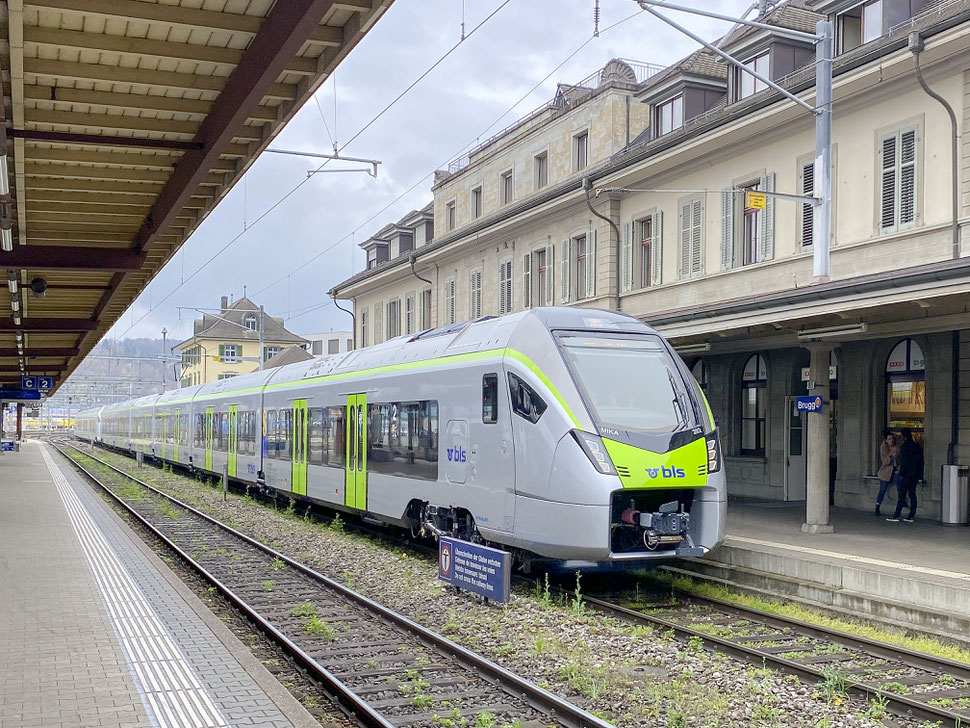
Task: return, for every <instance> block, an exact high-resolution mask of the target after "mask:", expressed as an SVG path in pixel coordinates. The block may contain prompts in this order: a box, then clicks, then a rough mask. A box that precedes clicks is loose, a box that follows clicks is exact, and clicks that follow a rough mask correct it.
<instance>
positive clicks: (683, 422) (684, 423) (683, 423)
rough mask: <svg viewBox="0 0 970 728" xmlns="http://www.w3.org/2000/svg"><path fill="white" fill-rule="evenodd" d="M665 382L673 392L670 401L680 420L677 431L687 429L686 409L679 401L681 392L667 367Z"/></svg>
mask: <svg viewBox="0 0 970 728" xmlns="http://www.w3.org/2000/svg"><path fill="white" fill-rule="evenodd" d="M667 380H668V381H669V382H670V388H671V389H672V390H673V392H674V398H673V400H671V401H672V402H673V403H674V406H675V407H676V408H677V411H678V412H679V413H680V415H679V417H680V419H679V420H678V421H677V429H678V430H679V429H682V428H685V427H687V424H688V422H687V408H686V407H684V403H683V402H682V401H681V399H680V395H681V392H680V390H679V389H678V388H677V381H676V380H675V379H674V373H673V372H672V371H670V368H669V367H668V368H667Z"/></svg>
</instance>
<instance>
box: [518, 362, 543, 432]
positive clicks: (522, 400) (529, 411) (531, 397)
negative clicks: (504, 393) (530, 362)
mask: <svg viewBox="0 0 970 728" xmlns="http://www.w3.org/2000/svg"><path fill="white" fill-rule="evenodd" d="M509 394H510V395H511V397H512V411H513V412H515V414H517V415H518V416H519V417H523V418H525V419H527V420H528V421H529V422H531V423H532V424H535V423H536V422H538V421H539V418H540V417H542V413H543V412H545V411H546V407H547V405H546V403H545V400H543V399H542V397H540V396H539V395H538V394H536V393H535V390H534V389H532V387H530V386H529V385H528V384H526V383H525V382H523V381H522V380H521V379H519V377H517V376H515V375H514V374H512V373H511V372H509Z"/></svg>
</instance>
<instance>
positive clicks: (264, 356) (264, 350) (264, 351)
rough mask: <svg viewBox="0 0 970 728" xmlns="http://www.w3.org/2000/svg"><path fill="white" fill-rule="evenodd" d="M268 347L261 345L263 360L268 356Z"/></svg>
mask: <svg viewBox="0 0 970 728" xmlns="http://www.w3.org/2000/svg"><path fill="white" fill-rule="evenodd" d="M268 348H269V347H268V346H264V347H263V361H266V360H267V359H268V358H269V357H267V356H266V350H267V349H268Z"/></svg>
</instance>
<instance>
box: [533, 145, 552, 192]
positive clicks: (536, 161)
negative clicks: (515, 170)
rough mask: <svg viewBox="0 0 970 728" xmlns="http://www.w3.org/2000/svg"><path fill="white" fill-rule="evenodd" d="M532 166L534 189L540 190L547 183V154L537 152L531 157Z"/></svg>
mask: <svg viewBox="0 0 970 728" xmlns="http://www.w3.org/2000/svg"><path fill="white" fill-rule="evenodd" d="M532 168H533V169H534V170H535V184H536V189H537V190H541V189H542V188H543V187H545V186H546V185H547V184H549V154H548V152H543V153H542V154H537V155H536V156H535V157H533V159H532Z"/></svg>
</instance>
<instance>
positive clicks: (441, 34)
mask: <svg viewBox="0 0 970 728" xmlns="http://www.w3.org/2000/svg"><path fill="white" fill-rule="evenodd" d="M692 2H693V3H694V4H695V5H698V6H700V5H701V3H700V0H692ZM500 4H501V3H500V0H479V1H478V2H474V3H472V2H468V3H465V4H464V5H465V12H466V16H465V28H466V33H468V32H470V31H471V30H472V28H473V27H474V26H475V25H476V24H478V23H480V22H481V21H482V20H483V19H484V18H485V17H486V16H487V15H488V14H489V13H491V12H492V11H493V10H495V9H496V8H497V7H499V5H500ZM601 6H602V17H601V23H600V27H601V29H606V28H607V27H609V26H611V25H613V24H614V23H617V22H619V21H621V20H623V19H624V18H627V17H628V16H630V15H636V17H634V18H632V19H630V20H627V21H626V22H624V23H622V24H621V25H619V26H617V27H615V28H613V29H611V30H609V31H605V32H603V33H602V34H601V36H600V37H599V38H594V39H592V40H590V41H589V42H588V43H587V44H586V45H585V47H583V49H582V50H581V51H580V52H579V53H577V54H576V55H575V57H574V58H572V59H571V60H570V61H568V62H567V63H566V64H565V65H563V67H562V68H561V69H560V70H559V71H557V72H556V73H554V74H552V76H551V77H550V78H549V79H548V80H547V81H546V82H545V83H543V84H542V85H541V87H540V88H539V89H537V90H536V91H535V93H533V94H531V95H529V96H528V98H526V99H525V100H524V101H522V102H521V103H520V104H519V105H518V106H516V107H515V109H514V111H513V112H512V113H506V112H508V111H509V109H510V107H512V105H513V104H515V103H516V102H518V101H519V100H520V99H521V98H522V96H523V95H524V94H526V92H527V91H529V89H531V88H532V87H533V86H535V85H536V84H537V83H538V82H539V81H540V80H541V79H543V78H544V77H545V76H546V75H547V74H549V72H550V71H551V70H552V69H554V68H555V67H556V66H557V65H559V64H560V63H562V61H563V60H564V59H565V58H567V56H569V55H570V54H571V53H573V52H574V51H575V50H576V49H577V48H579V47H580V45H582V44H583V43H584V42H585V41H587V40H588V39H590V37H591V35H592V31H593V11H592V7H593V3H592V2H591V0H511V2H509V4H508V5H507V6H506V7H504V8H503V9H502V10H500V11H499V12H498V14H497V15H495V17H493V18H492V19H490V20H489V21H488V22H487V23H486V24H485V25H483V26H482V27H481V28H480V29H479V30H477V31H476V32H475V33H474V34H472V35H471V36H470V37H468V39H467V40H466V41H464V42H463V43H461V44H460V45H459V47H458V48H457V49H456V50H455V51H454V52H453V53H452V54H451V55H450V56H449V57H448V58H447V59H446V60H445V61H443V62H442V63H441V64H440V65H439V66H437V67H436V68H435V69H434V70H433V71H432V72H431V73H429V74H428V76H427V77H426V78H425V79H424V80H422V81H421V82H420V83H419V84H418V85H417V86H416V87H415V88H414V89H413V90H411V91H410V92H408V93H407V94H406V95H405V96H404V97H403V98H402V99H401V100H400V101H399V102H398V103H396V104H395V105H394V107H393V108H391V109H390V110H389V111H387V112H386V113H384V114H383V116H381V117H380V119H378V120H377V121H376V122H375V123H373V124H372V125H371V126H370V127H369V128H367V130H366V131H364V132H363V133H362V134H360V136H359V137H358V138H357V139H355V140H354V141H353V142H352V143H351V144H349V145H348V146H347V147H346V148H344V147H343V145H344V144H346V143H347V142H348V140H350V139H351V137H352V136H354V135H355V134H356V133H357V131H358V130H360V129H361V128H363V127H364V126H365V125H366V124H367V123H368V122H370V121H371V120H372V119H374V117H375V116H377V114H378V113H380V112H381V110H382V109H383V108H384V107H385V106H386V105H387V104H388V103H390V102H391V100H392V99H394V98H395V97H396V96H397V95H398V94H400V93H401V92H402V91H404V90H405V89H406V88H407V87H408V86H409V85H410V84H411V83H412V82H413V81H414V80H415V79H416V78H417V77H418V76H419V75H420V74H422V73H423V72H424V71H425V70H426V69H428V68H429V67H430V66H431V65H432V64H433V63H434V62H435V61H437V60H438V59H439V58H441V56H442V55H444V54H445V53H446V52H447V51H448V49H449V48H451V47H452V46H454V45H455V44H456V43H458V42H459V39H460V31H461V20H462V18H461V12H462V3H461V2H459V0H420V2H409V1H407V0H398V2H395V3H394V4H393V5H392V6H391V7H390V8H389V9H388V11H387V12H386V13H385V15H384V17H382V18H381V19H380V20H379V21H378V22H377V24H376V25H375V26H374V27H373V28H372V29H371V30H370V31H369V32H368V34H367V35H366V36H365V37H364V39H363V40H362V41H361V43H360V44H359V45H358V46H357V48H355V49H354V50H353V52H352V53H351V54H350V55H349V56H348V57H347V58H346V59H345V60H344V61H343V62H342V63H341V64H340V66H339V67H338V69H337V71H336V73H335V74H334V77H332V78H331V79H328V81H327V82H326V83H325V84H324V85H323V86H322V88H321V89H320V90H319V92H318V94H317V98H318V100H319V101H320V106H321V107H322V109H323V113H324V115H325V116H326V119H327V126H328V127H329V134H328V131H327V128H326V127H325V125H324V122H323V120H322V119H321V114H320V110H319V109H318V107H317V105H316V104H315V103H314V102H313V101H310V102H309V103H307V104H306V105H305V106H304V107H303V108H302V109H301V110H300V111H299V113H297V114H296V116H295V117H294V118H293V120H292V121H291V122H290V124H289V125H288V126H287V128H286V129H284V130H283V131H282V133H281V134H280V135H279V137H278V139H277V140H276V141H275V142H274V143H273V145H272V146H274V147H276V148H280V149H295V150H301V151H313V152H318V153H329V152H331V151H332V144H333V142H332V140H331V136H330V135H331V134H332V135H335V136H336V140H337V142H338V143H339V144H340V145H341V150H342V151H343V152H344V153H345V154H347V155H349V156H358V157H366V158H373V159H379V160H381V162H382V164H381V166H380V172H379V176H378V179H376V180H375V179H372V178H371V177H369V176H367V175H364V174H318V175H314V176H313V177H312V178H311V179H307V174H306V173H307V171H308V170H310V169H313V168H315V167H316V166H318V165H319V164H320V163H321V161H322V160H311V159H304V158H298V157H287V156H281V155H274V154H264V155H262V157H261V158H260V159H259V160H258V161H257V162H256V163H255V164H254V165H253V166H252V168H251V169H250V170H249V171H248V172H247V174H246V175H245V178H244V179H243V180H240V181H239V182H238V183H237V184H236V186H235V188H234V189H233V190H232V191H231V192H230V193H229V194H228V195H227V197H226V198H225V199H224V200H223V201H222V203H221V204H220V205H219V206H218V207H217V208H216V209H215V210H214V211H213V212H212V213H211V214H210V215H209V217H208V219H206V221H205V222H204V223H203V224H202V225H201V226H200V227H199V229H198V230H197V231H196V232H195V234H194V235H193V236H192V237H191V238H190V239H189V241H188V243H187V244H186V245H185V246H183V249H182V250H181V251H180V252H179V253H177V254H176V255H175V257H174V258H173V259H172V260H171V261H170V262H169V264H168V265H167V266H166V267H165V268H164V269H163V270H162V271H161V272H160V273H159V274H158V275H157V276H156V278H155V279H154V280H153V281H152V282H151V284H150V286H149V287H148V289H147V290H146V291H144V292H143V293H142V295H141V296H140V297H139V298H138V300H137V301H136V302H135V303H134V304H133V306H132V307H131V309H130V310H129V311H127V312H126V313H125V314H124V315H123V316H122V317H121V318H120V319H119V321H118V323H117V324H116V325H115V326H114V327H113V329H112V330H111V332H110V333H109V336H111V337H118V336H123V337H140V336H144V337H156V338H157V337H158V336H159V335H160V334H159V332H160V331H161V329H162V327H163V326H164V327H166V328H167V329H168V330H169V332H170V334H169V338H170V340H173V341H177V340H179V339H180V338H185V337H187V336H188V335H189V334H190V333H191V323H190V321H191V319H192V318H193V317H194V316H195V315H198V314H197V313H195V312H193V311H186V310H182V311H181V312H180V311H179V308H178V307H180V306H181V307H189V308H192V307H210V308H211V307H217V306H218V305H219V298H220V296H222V295H233V296H236V297H239V296H241V295H242V294H243V287H244V286H245V287H246V290H247V292H248V294H249V295H250V297H252V298H254V300H255V301H256V303H259V304H263V305H264V306H265V307H266V310H267V312H269V313H272V314H273V315H276V316H284V317H285V316H287V314H288V312H297V311H299V310H301V309H306V308H307V307H308V306H310V305H311V304H315V303H320V302H323V301H325V300H326V291H327V290H329V289H330V288H331V287H332V286H333V285H334V284H336V283H338V282H339V281H341V280H343V279H345V278H347V277H348V276H350V275H352V274H353V273H355V272H357V271H358V270H360V269H361V268H362V267H363V264H364V258H363V254H362V252H361V251H360V250H359V249H358V247H357V244H358V243H360V242H361V241H362V240H364V239H366V238H367V237H369V235H370V234H372V233H373V232H375V231H376V230H378V229H379V228H380V227H382V226H383V225H384V224H386V223H387V222H390V221H393V220H396V219H398V218H399V217H401V216H402V215H404V214H405V213H407V212H408V211H409V210H412V209H416V208H419V207H422V206H424V205H425V204H427V203H428V202H429V201H430V200H431V191H430V190H431V177H430V175H431V173H432V172H433V171H434V170H435V169H436V168H439V167H441V166H443V165H445V164H446V163H447V162H448V161H449V160H450V159H452V158H454V157H456V156H458V154H459V153H460V152H461V151H462V150H464V149H466V148H467V145H469V144H470V143H472V142H474V140H475V139H476V138H479V137H482V138H484V137H487V136H489V135H490V134H492V133H494V132H495V131H498V130H499V129H501V128H503V127H505V126H507V125H508V124H510V123H512V122H513V121H514V120H515V119H517V118H519V117H521V116H523V115H524V114H526V113H528V112H529V111H531V110H532V109H533V108H536V107H537V106H539V105H540V104H541V103H544V102H545V101H547V100H549V99H551V98H552V96H553V94H554V93H555V88H556V83H557V82H559V81H562V82H575V81H578V80H580V79H582V78H584V77H586V76H587V75H589V74H591V73H593V72H594V71H596V70H597V69H599V68H602V67H603V65H604V64H605V63H606V62H607V61H608V60H609V59H611V58H614V57H624V58H632V59H635V60H640V61H644V62H649V63H658V64H664V65H666V64H669V63H672V62H674V61H676V60H678V59H679V58H681V57H683V56H685V55H687V54H688V53H690V52H691V51H693V50H694V49H695V45H694V44H693V42H692V41H690V40H689V39H687V38H685V37H683V36H681V35H680V34H678V33H677V32H676V31H674V30H673V29H670V28H668V27H666V26H664V25H663V24H661V23H660V22H659V21H657V20H655V19H653V18H650V17H648V16H647V15H646V14H644V13H639V14H638V13H637V6H636V5H635V3H633V2H632V1H631V0H601ZM703 6H704V7H712V6H713V7H715V8H716V9H717V10H720V11H722V12H728V13H738V12H742V11H744V10H745V9H746V7H747V4H746V3H745V2H743V1H742V0H722V1H721V2H704V3H703ZM685 18H686V19H685ZM677 19H678V20H679V21H681V22H683V23H685V24H687V25H689V26H690V27H691V28H692V29H694V30H696V31H697V32H698V33H699V34H701V35H702V36H703V37H707V38H712V39H713V38H716V37H717V36H718V35H720V34H722V33H723V32H724V31H725V30H726V29H727V26H726V25H725V24H724V23H720V22H716V21H708V20H705V19H700V18H697V17H687V16H684V15H682V14H681V15H678V17H677ZM334 86H336V112H335V111H334V93H335V92H334ZM493 122H496V123H495V124H494V125H493ZM490 125H492V126H490ZM337 166H338V165H337V163H331V164H328V165H327V166H326V167H325V168H324V169H327V168H336V167H337ZM342 166H357V165H342ZM422 179H423V181H421V180H422ZM419 181H421V182H420V184H418V186H417V187H416V188H415V189H414V190H413V191H412V192H409V193H408V192H407V190H408V189H409V188H410V187H411V186H412V185H414V184H415V183H416V182H419ZM298 185H300V186H299V189H296V188H297V186H298ZM294 190H295V191H294ZM288 193H291V194H290V196H289V197H288V198H287V199H286V201H285V202H282V203H281V204H279V206H278V207H276V209H275V210H274V211H272V212H270V213H269V214H266V216H265V217H264V218H263V219H262V220H260V221H258V222H257V218H259V216H260V215H263V214H264V213H266V212H267V210H269V209H270V207H271V206H273V205H274V204H276V203H277V202H278V201H279V200H280V199H281V198H282V197H283V196H284V195H286V194H288ZM398 197H401V199H400V200H397V198H398ZM389 204H390V208H389V209H388V210H387V211H385V212H383V213H380V211H381V210H382V209H383V208H385V207H386V206H388V205H389ZM378 213H380V214H378ZM375 215H377V217H376V218H375V219H373V220H372V221H370V222H368V220H369V219H370V218H372V217H373V216H375ZM244 229H245V230H246V232H245V233H244V234H242V235H241V236H240V233H242V232H243V230H244ZM237 236H238V239H237V240H235V242H234V243H233V244H232V245H231V246H230V247H229V248H228V249H227V250H226V251H225V252H223V253H221V254H220V255H219V256H218V257H217V258H215V260H214V261H213V262H212V263H211V264H209V265H208V266H207V267H206V268H205V269H204V270H202V271H201V272H198V273H196V271H197V270H198V269H199V267H200V266H202V265H203V264H205V263H206V261H208V260H210V258H212V257H213V256H214V255H215V254H216V253H217V251H219V250H220V249H221V248H223V247H224V246H225V245H226V244H227V243H229V242H230V241H231V240H233V239H235V238H237ZM341 240H343V241H342V242H338V241H341ZM331 246H332V247H331ZM328 247H329V248H331V249H330V250H329V251H328V252H327V253H326V254H324V255H323V256H321V257H320V258H319V259H318V260H317V261H315V262H314V263H312V264H309V265H303V264H304V262H305V261H307V260H308V259H310V258H311V257H313V256H315V255H317V254H318V253H320V252H321V251H322V250H324V249H326V248H328ZM193 273H195V275H194V277H192V278H191V280H188V281H187V282H185V283H184V285H182V284H183V281H186V280H187V279H189V277H190V276H192V275H193ZM280 278H282V279H283V280H282V282H279V283H277V284H276V285H273V286H272V287H271V288H269V289H268V290H265V291H263V292H262V293H260V294H259V295H258V296H257V295H254V294H256V293H257V292H258V291H261V290H262V289H264V288H266V287H267V286H268V285H270V284H271V283H274V282H275V281H277V280H278V279H280ZM163 298H164V299H166V300H165V301H164V303H161V301H162V300H163ZM348 321H349V319H348V316H347V315H346V314H345V313H342V312H340V311H338V310H336V309H335V307H334V306H332V305H331V306H324V307H322V308H320V309H317V310H315V311H313V312H311V313H309V314H306V315H302V316H300V317H299V318H296V319H294V321H293V326H292V327H293V329H294V330H295V331H296V332H297V333H307V332H312V331H321V330H323V331H325V330H328V329H330V328H334V329H343V328H347V325H348ZM133 322H136V323H134V325H132V323H133ZM187 322H188V323H187ZM176 332H179V333H178V334H177V335H176Z"/></svg>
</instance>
